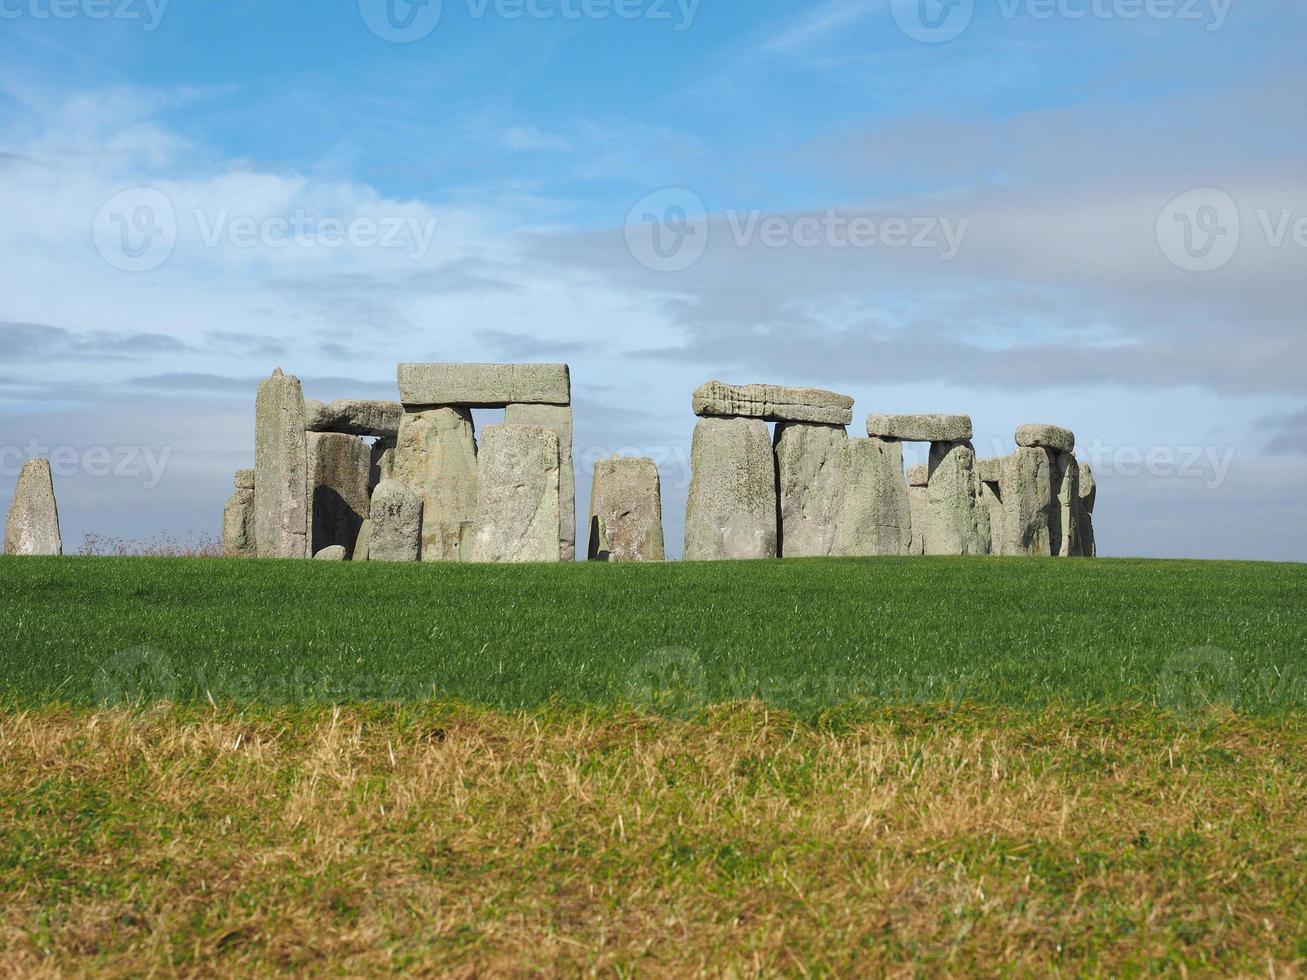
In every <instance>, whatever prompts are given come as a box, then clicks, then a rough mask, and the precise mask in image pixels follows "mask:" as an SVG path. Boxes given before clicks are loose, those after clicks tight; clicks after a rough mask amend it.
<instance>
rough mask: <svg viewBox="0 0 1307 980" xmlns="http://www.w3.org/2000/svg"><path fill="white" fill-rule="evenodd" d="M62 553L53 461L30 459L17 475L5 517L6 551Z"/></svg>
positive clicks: (21, 553) (8, 553) (20, 553)
mask: <svg viewBox="0 0 1307 980" xmlns="http://www.w3.org/2000/svg"><path fill="white" fill-rule="evenodd" d="M63 553H64V541H63V536H62V535H61V534H60V532H59V505H58V503H57V502H56V501H55V497H54V476H53V475H52V474H51V472H50V461H49V460H48V459H31V460H28V461H27V462H26V463H25V464H23V469H22V472H21V473H19V475H18V485H17V486H16V487H15V488H14V499H13V502H12V503H11V504H10V505H9V516H8V518H7V519H6V520H5V554H6V555H44V556H58V555H62V554H63Z"/></svg>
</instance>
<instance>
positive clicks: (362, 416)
mask: <svg viewBox="0 0 1307 980" xmlns="http://www.w3.org/2000/svg"><path fill="white" fill-rule="evenodd" d="M403 414H404V406H403V405H401V404H400V403H399V402H383V401H368V400H365V399H350V398H347V399H341V400H340V401H334V402H328V403H327V404H325V405H324V404H322V403H321V402H306V404H305V419H304V428H305V429H307V430H308V431H309V432H343V433H345V434H346V435H351V436H376V437H378V438H389V439H394V438H395V437H396V436H397V435H398V434H399V420H400V417H401V416H402V415H403Z"/></svg>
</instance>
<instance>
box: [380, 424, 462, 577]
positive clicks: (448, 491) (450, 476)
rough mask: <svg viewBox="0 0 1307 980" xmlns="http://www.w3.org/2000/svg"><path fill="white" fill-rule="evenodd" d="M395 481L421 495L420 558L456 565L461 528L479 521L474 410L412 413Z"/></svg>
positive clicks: (401, 440) (401, 431) (402, 438)
mask: <svg viewBox="0 0 1307 980" xmlns="http://www.w3.org/2000/svg"><path fill="white" fill-rule="evenodd" d="M394 475H395V479H396V480H399V481H401V482H402V483H405V484H407V485H408V486H410V487H413V488H414V489H415V490H417V491H418V492H419V493H421V494H422V497H423V500H424V504H423V511H422V560H423V561H458V560H459V558H460V557H461V537H462V528H463V525H465V524H467V523H468V522H469V521H472V520H473V519H475V517H476V510H477V443H476V430H475V428H474V426H473V422H472V411H471V409H467V408H429V409H425V410H422V411H417V412H408V413H406V414H405V415H404V420H403V422H402V423H401V424H400V428H399V442H398V444H397V446H396V448H395V464H394Z"/></svg>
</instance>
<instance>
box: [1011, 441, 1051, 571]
mask: <svg viewBox="0 0 1307 980" xmlns="http://www.w3.org/2000/svg"><path fill="white" fill-rule="evenodd" d="M1052 473H1053V465H1052V459H1051V456H1050V454H1049V451H1048V450H1047V449H1035V448H1030V447H1023V448H1021V449H1018V450H1017V451H1016V452H1015V453H1013V454H1012V455H1011V456H1006V457H1004V459H1003V479H1002V481H1001V482H1000V484H999V496H1000V497H1001V498H1002V501H1003V532H1002V533H1003V538H1002V549H1001V552H1000V553H1001V554H1004V555H1035V556H1039V557H1047V556H1049V555H1051V554H1053V552H1052V550H1051V548H1052V539H1051V531H1050V528H1051V526H1052V523H1053V521H1054V520H1055V519H1056V505H1055V502H1054V498H1053V476H1052Z"/></svg>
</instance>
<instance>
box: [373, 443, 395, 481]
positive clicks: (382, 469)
mask: <svg viewBox="0 0 1307 980" xmlns="http://www.w3.org/2000/svg"><path fill="white" fill-rule="evenodd" d="M395 445H396V440H395V439H378V440H377V441H376V442H374V443H373V444H372V471H371V473H370V474H369V476H368V493H369V494H370V493H372V491H373V490H375V489H377V486H378V484H380V483H381V482H382V481H383V480H390V479H393V478H394V476H395Z"/></svg>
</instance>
